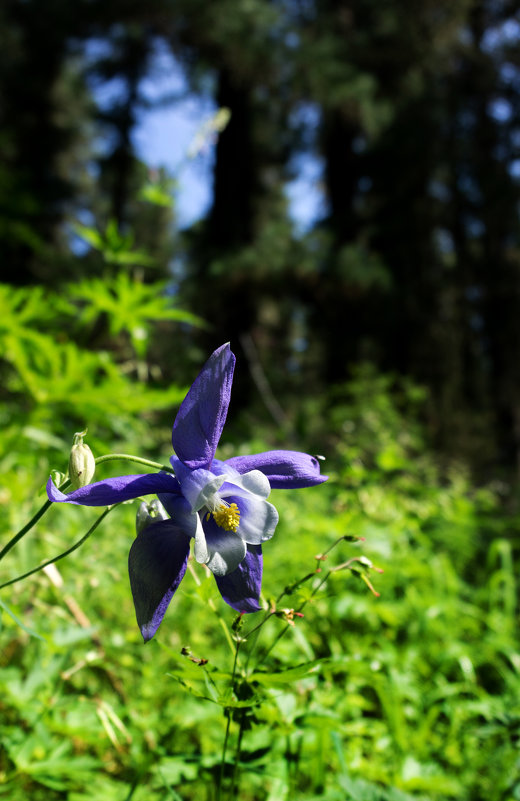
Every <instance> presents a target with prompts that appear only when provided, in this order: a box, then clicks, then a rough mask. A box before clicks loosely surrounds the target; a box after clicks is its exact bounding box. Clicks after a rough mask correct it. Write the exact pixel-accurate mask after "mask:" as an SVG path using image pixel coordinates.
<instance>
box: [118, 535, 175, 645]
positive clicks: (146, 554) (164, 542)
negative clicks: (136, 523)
mask: <svg viewBox="0 0 520 801" xmlns="http://www.w3.org/2000/svg"><path fill="white" fill-rule="evenodd" d="M189 552H190V540H189V537H186V535H185V534H183V532H182V531H181V529H180V528H179V527H178V526H176V525H174V523H172V521H171V520H160V521H159V522H157V523H152V524H151V525H150V526H148V527H147V528H145V529H144V530H143V531H142V532H141V533H140V534H138V535H137V537H136V539H135V540H134V542H133V543H132V547H131V548H130V553H129V554H128V573H129V576H130V588H131V590H132V596H133V599H134V606H135V615H136V618H137V623H138V625H139V628H140V629H141V634H142V635H143V639H144V641H145V642H148V640H151V639H152V637H153V636H154V634H155V632H156V631H157V629H158V628H159V625H160V624H161V621H162V619H163V617H164V615H165V612H166V610H167V608H168V604H169V603H170V601H171V599H172V598H173V595H174V593H175V591H176V589H177V587H178V586H179V584H180V583H181V581H182V579H183V577H184V574H185V572H186V566H187V564H188V556H189Z"/></svg>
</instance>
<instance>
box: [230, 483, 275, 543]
mask: <svg viewBox="0 0 520 801" xmlns="http://www.w3.org/2000/svg"><path fill="white" fill-rule="evenodd" d="M236 502H237V505H238V508H239V509H240V523H239V524H238V528H237V534H238V536H239V537H241V538H242V539H243V540H244V542H247V543H249V545H261V544H262V542H266V540H270V539H271V537H272V536H273V534H274V531H275V528H276V525H277V523H278V512H277V511H276V508H275V507H274V506H273V504H272V503H269V502H268V501H264V500H262V499H261V498H257V497H255V496H254V495H251V494H250V493H249V494H248V495H247V497H239V496H236Z"/></svg>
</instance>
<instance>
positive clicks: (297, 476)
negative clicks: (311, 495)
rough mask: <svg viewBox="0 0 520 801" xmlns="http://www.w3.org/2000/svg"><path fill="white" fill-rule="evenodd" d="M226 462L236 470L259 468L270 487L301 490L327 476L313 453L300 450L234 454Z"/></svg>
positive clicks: (241, 471) (321, 481)
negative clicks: (246, 454)
mask: <svg viewBox="0 0 520 801" xmlns="http://www.w3.org/2000/svg"><path fill="white" fill-rule="evenodd" d="M226 464H228V465H231V467H234V468H235V470H238V472H239V473H248V472H249V471H250V470H261V472H262V473H264V474H265V475H266V476H267V478H268V479H269V483H270V485H271V488H272V489H301V488H302V487H313V486H315V485H316V484H323V482H324V481H327V478H328V476H322V475H320V463H319V461H318V460H317V459H316V457H314V456H310V455H309V454H308V453H300V451H283V450H280V451H265V452H264V453H256V454H252V455H251V456H233V457H232V458H231V459H227V460H226Z"/></svg>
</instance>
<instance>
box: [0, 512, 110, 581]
mask: <svg viewBox="0 0 520 801" xmlns="http://www.w3.org/2000/svg"><path fill="white" fill-rule="evenodd" d="M116 506H119V504H114V505H113V506H109V507H108V508H107V509H105V511H104V512H103V513H102V514H101V515H100V516H99V517H98V519H97V520H96V522H95V523H94V524H93V525H92V526H91V527H90V528H89V530H88V531H87V533H86V534H84V535H83V537H82V538H81V539H80V540H78V541H77V542H76V543H75V544H74V545H72V546H71V547H70V548H67V550H66V551H63V553H60V554H59V555H58V556H55V557H53V558H52V559H48V560H47V561H46V562H44V563H43V565H38V567H33V569H32V570H28V571H27V573H24V574H23V575H22V576H17V577H16V578H14V579H11V580H10V581H6V582H4V583H3V584H0V590H2V589H3V588H4V587H9V585H10V584H16V582H17V581H22V579H24V578H27V577H28V576H32V574H33V573H38V571H39V570H43V568H44V567H47V566H48V565H52V564H54V562H59V560H60V559H63V558H64V557H65V556H68V555H69V554H70V553H72V552H73V551H75V550H77V549H78V548H79V547H80V545H83V543H84V542H85V540H87V539H88V538H89V537H90V535H91V534H92V533H93V532H94V531H95V530H96V529H97V527H98V526H99V525H100V523H101V522H102V521H103V520H104V519H105V517H106V516H107V515H108V513H109V512H111V511H112V509H115V507H116Z"/></svg>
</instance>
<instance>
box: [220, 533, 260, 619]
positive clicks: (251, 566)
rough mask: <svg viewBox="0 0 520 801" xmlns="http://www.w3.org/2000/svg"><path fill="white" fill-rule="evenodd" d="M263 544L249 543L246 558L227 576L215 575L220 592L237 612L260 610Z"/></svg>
mask: <svg viewBox="0 0 520 801" xmlns="http://www.w3.org/2000/svg"><path fill="white" fill-rule="evenodd" d="M262 563H263V557H262V546H261V545H248V546H247V554H246V556H245V559H244V560H243V561H242V562H241V563H240V564H239V566H238V567H237V569H236V570H233V572H232V573H228V575H227V576H215V581H216V582H217V586H218V588H219V590H220V594H221V595H222V597H223V599H224V600H225V602H226V603H227V604H229V606H231V607H232V608H233V609H236V611H237V612H258V611H259V609H261V606H260V604H259V603H258V601H259V598H260V591H261V589H262Z"/></svg>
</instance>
